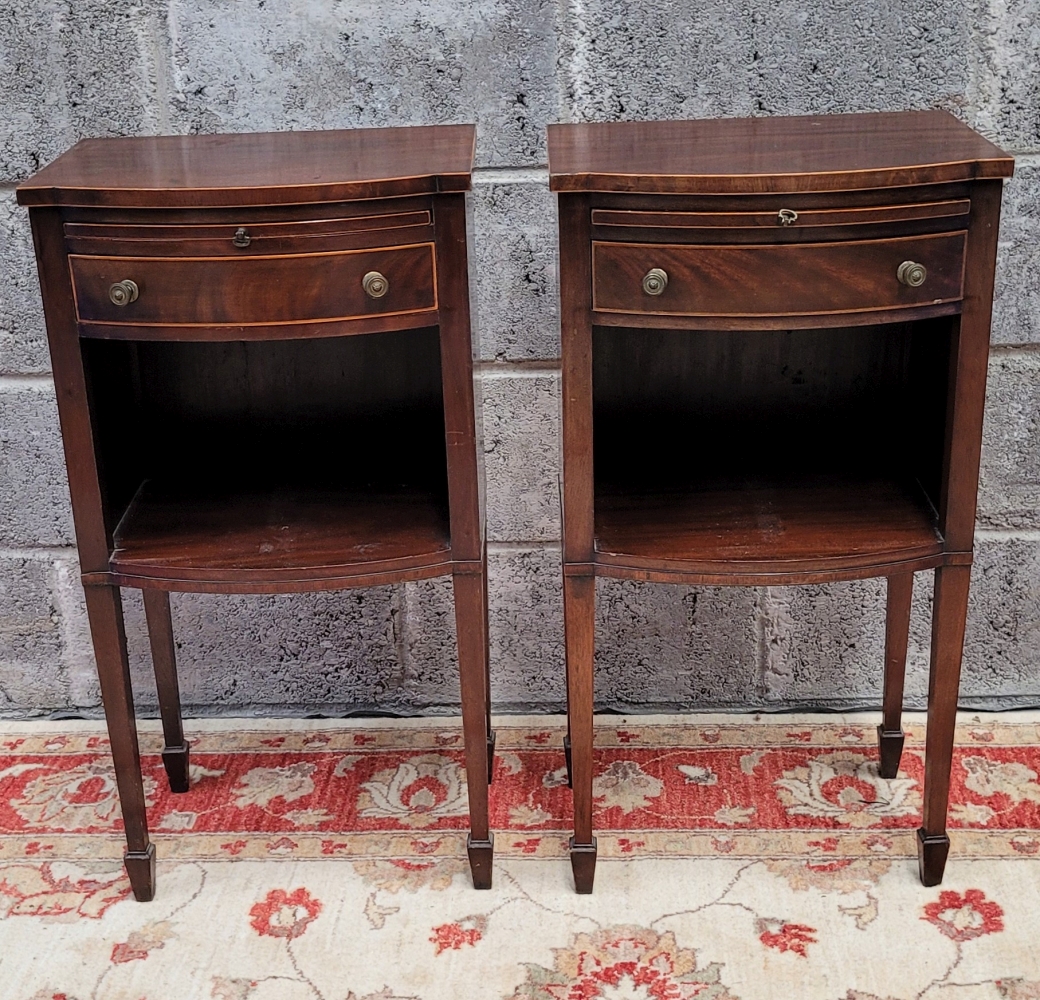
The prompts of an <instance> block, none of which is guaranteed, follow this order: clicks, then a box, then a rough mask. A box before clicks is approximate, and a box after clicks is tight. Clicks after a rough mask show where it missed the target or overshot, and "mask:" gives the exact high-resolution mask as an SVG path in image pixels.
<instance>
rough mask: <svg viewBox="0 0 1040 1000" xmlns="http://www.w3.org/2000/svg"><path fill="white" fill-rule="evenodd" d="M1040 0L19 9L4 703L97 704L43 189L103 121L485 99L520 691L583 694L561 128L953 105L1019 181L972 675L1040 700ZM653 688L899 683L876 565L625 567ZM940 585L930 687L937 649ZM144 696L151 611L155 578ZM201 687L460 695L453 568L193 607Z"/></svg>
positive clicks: (635, 678)
mask: <svg viewBox="0 0 1040 1000" xmlns="http://www.w3.org/2000/svg"><path fill="white" fill-rule="evenodd" d="M1038 52H1040V0H922V2H921V3H918V4H917V5H915V6H908V5H906V4H901V3H895V2H893V0H864V2H862V3H858V4H854V5H851V6H850V5H849V4H846V3H839V2H836V0H798V2H795V0H771V2H769V3H765V2H758V0H753V2H752V3H751V4H748V3H734V2H730V0H715V2H710V3H709V2H705V0H700V2H686V0H682V2H680V0H631V2H627V3H620V2H619V0H557V2H556V3H549V2H547V0H526V2H521V0H403V2H400V3H391V4H387V3H375V2H374V0H357V2H353V3H349V4H347V3H329V2H327V0H107V2H102V0H17V2H16V0H0V713H5V714H6V713H47V712H54V711H79V712H82V711H96V710H97V705H98V691H97V683H96V678H95V677H94V671H93V662H92V656H91V652H90V640H89V634H88V632H87V629H86V624H85V615H84V612H83V604H82V598H81V594H80V591H79V586H78V582H77V566H76V556H75V550H74V548H73V545H72V528H71V520H70V516H69V509H68V495H67V489H66V486H65V479H64V467H63V460H62V455H61V442H60V435H59V432H58V427H57V420H56V411H55V405H54V393H53V387H52V384H51V381H50V377H49V375H48V359H47V350H46V340H45V334H44V327H43V321H42V317H41V311H40V302H39V293H38V289H37V285H36V277H35V268H34V264H33V260H32V247H31V241H30V238H29V233H28V226H27V224H26V218H25V213H24V212H23V211H22V210H21V209H19V208H18V207H17V206H16V205H15V203H14V195H13V190H14V185H15V184H16V183H17V182H18V181H19V180H20V179H22V178H24V177H26V176H28V175H29V174H30V173H32V172H33V171H34V170H35V169H36V168H37V167H38V166H40V165H42V164H43V163H45V162H47V161H49V160H51V159H53V158H54V157H55V156H57V155H58V154H59V153H60V152H62V151H63V150H65V149H66V148H68V147H69V146H70V145H71V144H72V143H73V142H74V141H76V140H77V139H79V138H81V137H83V136H87V135H126V134H143V133H155V132H187V131H246V130H257V129H285V128H341V127H351V126H359V125H403V124H410V123H426V122H453V121H476V122H477V124H478V127H479V140H478V162H479V164H480V169H479V170H478V172H477V175H476V177H475V187H474V191H473V194H472V197H471V199H470V205H471V209H472V229H473V234H472V235H473V248H474V249H473V260H472V274H473V303H474V321H475V333H476V336H477V338H478V342H479V351H480V357H481V359H482V361H481V365H480V371H479V374H478V379H479V380H480V385H479V387H478V388H479V389H480V390H481V394H482V398H483V421H484V431H485V449H486V469H487V497H488V518H489V520H488V523H489V530H490V538H491V555H490V568H491V576H492V601H491V634H492V655H493V664H492V671H493V688H494V695H495V700H496V705H497V707H499V708H501V709H508V708H550V709H558V708H559V707H560V706H561V705H562V702H563V662H562V638H563V628H562V621H561V602H560V555H559V543H558V539H559V506H558V505H559V499H558V488H557V475H558V469H557V451H558V405H559V403H558V400H559V366H558V355H559V330H558V311H557V302H556V297H557V276H556V246H557V241H556V213H555V202H554V198H553V197H552V195H550V193H549V191H548V186H547V182H546V173H545V167H544V162H545V139H544V136H545V125H546V124H547V123H548V122H551V121H568V120H571V121H576V120H589V119H607V118H622V117H627V118H667V117H700V116H708V115H768V114H785V113H786V114H790V113H800V112H840V111H865V110H879V109H902V108H920V107H942V108H947V109H949V110H951V111H953V112H954V113H956V114H958V115H960V116H961V117H962V118H964V119H965V120H966V121H968V122H969V123H970V124H972V125H974V126H975V127H977V128H979V129H980V130H982V131H983V132H984V133H985V134H987V135H988V136H990V137H991V138H993V139H994V140H996V141H998V142H999V143H1001V144H1002V145H1003V146H1004V147H1005V148H1006V149H1008V150H1010V151H1012V152H1014V153H1015V154H1017V155H1018V157H1019V160H1018V169H1017V173H1016V176H1015V178H1014V180H1013V181H1011V182H1010V183H1009V184H1008V186H1007V188H1006V192H1005V208H1004V219H1003V225H1002V233H1001V245H1000V268H999V270H998V291H997V304H996V313H995V322H994V332H993V343H994V347H993V355H992V365H991V372H990V388H989V403H988V409H987V415H986V431H985V452H984V460H983V472H982V492H981V506H980V513H979V529H978V538H977V547H978V559H977V562H976V566H975V571H974V577H973V579H974V587H973V593H972V600H971V619H970V624H969V632H968V642H967V655H966V660H965V676H964V696H965V697H964V700H965V702H966V703H968V704H974V705H978V706H987V705H989V706H996V705H1016V704H1033V705H1035V704H1040V417H1038V415H1040V200H1038V195H1040V71H1038V68H1037V53H1038ZM599 598H600V599H599V650H600V651H599V655H598V660H597V666H598V676H597V693H598V698H599V700H600V702H601V704H602V705H603V706H605V707H614V708H619V709H625V710H633V709H634V710H640V709H643V710H646V709H672V708H682V709H693V708H705V709H707V708H756V709H757V708H762V709H783V708H794V707H800V706H832V707H852V706H863V705H875V704H877V702H878V699H879V688H880V669H881V653H882V646H883V625H882V610H883V598H884V594H883V586H882V584H880V583H879V582H877V581H873V582H871V581H867V582H861V583H849V584H842V585H837V586H831V587H804V588H791V589H775V590H766V589H762V590H750V589H730V590H723V589H713V588H705V589H699V590H691V589H684V588H678V587H667V586H658V585H643V586H638V585H631V584H621V583H616V582H610V581H607V582H602V583H601V585H600V589H599ZM929 601H930V587H929V581H928V580H927V579H926V578H920V579H918V581H917V588H916V611H915V618H914V624H913V634H912V637H911V650H910V677H909V680H908V692H909V700H910V701H912V702H913V703H914V704H918V705H919V704H920V703H921V701H922V698H923V695H924V691H925V683H926V671H927V661H928V626H927V615H928V606H929ZM126 606H127V624H128V630H129V635H130V642H131V655H132V659H133V665H134V671H135V679H136V686H137V690H138V693H139V700H140V702H141V703H142V704H143V706H145V708H146V710H147V708H148V706H154V691H153V687H152V684H151V681H150V680H149V677H148V672H149V669H150V667H149V663H148V657H147V643H146V639H145V635H144V630H143V614H142V611H141V607H140V602H139V599H138V597H137V595H135V594H128V595H127V600H126ZM174 612H175V619H176V632H177V642H178V646H179V653H180V660H181V665H182V678H183V680H182V686H183V691H184V697H185V702H186V703H187V704H188V705H189V706H191V708H192V709H193V710H195V711H199V712H228V713H244V712H267V713H273V712H279V711H281V712H286V711H288V712H293V713H304V712H323V713H327V714H333V713H339V712H346V711H365V710H372V709H377V708H378V709H383V710H386V711H392V712H402V713H409V712H431V711H450V710H451V709H452V708H453V706H455V705H456V703H457V694H456V688H457V682H456V675H455V667H454V642H455V638H454V623H453V617H452V607H451V600H450V591H449V588H448V585H447V583H446V582H445V581H432V582H426V583H417V584H409V585H407V586H403V587H396V588H385V589H379V590H373V591H368V592H360V593H353V592H346V593H337V594H319V595H313V596H300V597H283V598H278V597H275V598H263V599H260V598H245V597H239V598H218V597H209V596H190V595H189V596H180V597H175V598H174Z"/></svg>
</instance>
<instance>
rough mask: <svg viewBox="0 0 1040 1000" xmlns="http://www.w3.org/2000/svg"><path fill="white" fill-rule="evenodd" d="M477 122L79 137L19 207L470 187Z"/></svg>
mask: <svg viewBox="0 0 1040 1000" xmlns="http://www.w3.org/2000/svg"><path fill="white" fill-rule="evenodd" d="M475 137H476V127H475V126H474V125H428V126H415V127H407V128H374V129H346V130H340V131H319V132H261V133H244V134H232V135H182V136H173V135H170V136H141V137H135V138H112V139H84V140H83V141H82V142H79V143H77V144H76V145H75V146H73V147H72V149H70V150H69V151H68V152H67V153H65V154H63V155H62V156H60V157H58V159H57V160H55V161H54V162H53V163H52V164H50V165H49V166H47V167H44V168H43V170H41V171H39V172H38V173H37V174H35V175H34V176H33V177H30V178H29V179H28V180H27V181H25V182H24V183H23V184H21V185H19V187H18V191H17V194H18V202H19V204H22V205H77V206H83V207H97V208H216V207H227V208H232V207H242V206H248V205H288V204H306V203H313V202H330V201H349V200H353V199H363V198H393V197H400V196H405V195H415V194H433V193H435V192H438V191H468V190H469V186H470V172H471V170H472V168H473V147H474V140H475Z"/></svg>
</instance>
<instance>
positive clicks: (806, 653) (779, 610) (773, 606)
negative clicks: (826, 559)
mask: <svg viewBox="0 0 1040 1000" xmlns="http://www.w3.org/2000/svg"><path fill="white" fill-rule="evenodd" d="M931 594H932V574H931V573H919V574H917V576H916V578H915V581H914V606H913V614H912V618H911V626H910V647H909V650H908V653H907V674H906V689H905V698H904V701H905V704H906V705H907V706H908V707H914V708H923V707H924V705H925V700H926V696H927V690H928V656H929V652H928V651H929V642H930V639H929V636H930V634H931V624H930V623H931V611H930V607H931V603H930V602H931ZM885 606H886V585H885V581H884V580H855V581H850V582H845V583H832V584H827V585H820V586H811V587H770V588H767V589H764V590H763V591H762V592H761V599H760V606H759V610H760V614H761V621H760V628H761V636H762V684H763V693H764V700H765V703H766V704H767V705H769V706H772V707H774V708H775V707H783V708H785V709H791V708H804V709H817V708H824V709H855V708H865V709H880V707H881V693H882V688H883V681H884V669H885Z"/></svg>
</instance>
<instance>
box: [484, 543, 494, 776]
mask: <svg viewBox="0 0 1040 1000" xmlns="http://www.w3.org/2000/svg"><path fill="white" fill-rule="evenodd" d="M481 579H482V581H483V591H484V716H485V719H486V722H487V755H488V784H489V785H490V784H491V782H492V781H494V780H495V731H494V730H493V729H492V728H491V629H490V627H489V624H488V623H489V621H490V619H489V618H488V592H489V590H490V584H489V582H488V559H487V544H485V545H484V573H483V576H482V577H481Z"/></svg>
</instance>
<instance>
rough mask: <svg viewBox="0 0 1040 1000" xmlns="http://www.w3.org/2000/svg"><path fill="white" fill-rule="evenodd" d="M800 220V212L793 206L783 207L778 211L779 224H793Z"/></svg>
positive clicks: (777, 219)
mask: <svg viewBox="0 0 1040 1000" xmlns="http://www.w3.org/2000/svg"><path fill="white" fill-rule="evenodd" d="M797 221H798V213H797V212H796V211H795V210H794V209H793V208H781V209H780V211H779V212H777V213H776V223H777V225H778V226H793V225H794V224H795V223H796V222H797Z"/></svg>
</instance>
